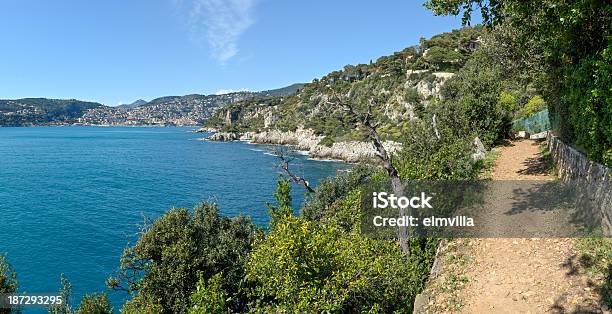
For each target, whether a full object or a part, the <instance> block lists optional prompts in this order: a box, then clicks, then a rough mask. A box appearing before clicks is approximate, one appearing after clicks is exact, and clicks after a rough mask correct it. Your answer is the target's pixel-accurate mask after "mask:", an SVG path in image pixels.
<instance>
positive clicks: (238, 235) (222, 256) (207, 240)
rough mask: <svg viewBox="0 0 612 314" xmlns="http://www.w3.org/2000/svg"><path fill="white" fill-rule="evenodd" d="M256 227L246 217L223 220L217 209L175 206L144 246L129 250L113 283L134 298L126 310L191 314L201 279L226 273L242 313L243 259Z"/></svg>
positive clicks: (148, 230)
mask: <svg viewBox="0 0 612 314" xmlns="http://www.w3.org/2000/svg"><path fill="white" fill-rule="evenodd" d="M255 232H256V228H255V227H254V226H253V225H252V224H251V222H250V221H249V220H248V219H245V218H244V217H238V218H226V217H220V216H219V212H218V209H217V206H216V205H214V204H203V205H201V206H199V207H197V208H195V209H194V210H193V212H190V211H188V210H186V209H183V208H174V209H172V210H170V211H169V212H168V213H166V214H165V215H163V216H162V217H160V218H158V219H157V220H156V221H155V222H154V223H153V224H152V225H149V226H145V227H144V228H143V230H142V233H141V236H140V238H139V239H138V242H137V243H136V244H135V245H134V246H130V247H128V248H126V249H125V251H124V253H123V256H122V258H121V265H120V271H119V274H118V277H117V278H110V279H109V280H108V284H109V286H110V287H112V288H114V289H125V290H127V291H128V292H130V293H131V294H132V296H133V297H134V298H133V300H131V301H130V302H129V303H128V304H126V306H125V307H124V311H131V312H138V311H139V310H142V311H144V309H145V308H149V309H156V308H158V307H161V312H162V313H185V312H187V310H188V309H189V308H190V306H191V305H190V301H189V300H190V296H191V293H192V292H193V291H194V290H195V288H196V285H197V283H198V278H200V276H201V277H202V278H203V279H204V280H209V279H210V278H211V277H212V276H213V275H215V274H219V273H222V274H223V286H222V287H223V289H224V290H226V291H227V292H228V293H229V294H231V295H234V296H235V298H234V299H232V300H231V301H230V302H229V303H228V304H229V307H231V308H232V309H235V310H239V309H240V308H241V307H242V306H243V305H244V304H243V303H242V302H243V301H244V300H242V299H241V298H240V295H239V294H238V291H239V286H240V284H241V281H242V278H243V259H244V258H245V257H246V256H247V254H248V252H249V251H250V249H251V241H252V239H253V237H254V234H255Z"/></svg>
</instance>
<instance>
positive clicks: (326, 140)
mask: <svg viewBox="0 0 612 314" xmlns="http://www.w3.org/2000/svg"><path fill="white" fill-rule="evenodd" d="M319 145H321V146H325V147H332V146H333V145H334V139H333V138H331V137H329V136H326V137H324V138H323V139H321V140H320V141H319Z"/></svg>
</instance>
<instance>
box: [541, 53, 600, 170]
mask: <svg viewBox="0 0 612 314" xmlns="http://www.w3.org/2000/svg"><path fill="white" fill-rule="evenodd" d="M610 86H612V43H611V44H610V45H609V46H608V48H607V49H605V50H604V51H603V52H602V53H601V54H599V55H597V56H595V57H590V58H586V59H584V60H582V62H580V64H579V65H577V66H576V67H575V68H574V69H572V71H571V72H570V73H569V75H568V79H567V81H566V91H567V92H566V94H565V96H564V97H563V98H562V106H563V107H564V108H568V109H567V110H566V111H563V110H561V114H560V116H559V117H558V118H559V119H561V120H565V121H566V123H561V124H560V125H557V127H558V128H561V130H559V131H560V133H561V135H562V136H564V138H565V139H566V140H567V141H569V142H570V143H571V142H573V143H576V144H577V145H578V146H580V147H582V148H583V149H585V150H586V152H587V154H588V156H589V158H591V159H593V160H595V161H598V162H601V163H603V164H605V165H608V166H612V91H611V90H610ZM557 111H559V109H558V108H557ZM564 113H565V115H564ZM553 121H554V120H553ZM560 122H563V121H560Z"/></svg>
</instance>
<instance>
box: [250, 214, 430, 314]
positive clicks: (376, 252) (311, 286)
mask: <svg viewBox="0 0 612 314" xmlns="http://www.w3.org/2000/svg"><path fill="white" fill-rule="evenodd" d="M246 268H247V278H248V279H249V280H250V281H252V282H253V285H254V286H255V288H253V290H252V291H251V295H252V297H254V298H255V299H256V300H257V301H255V304H256V308H257V309H258V310H259V311H260V312H263V313H269V312H301V313H331V312H335V313H338V312H368V311H375V312H392V311H394V310H399V311H405V312H410V309H411V307H412V301H413V300H414V297H415V296H416V294H417V293H418V292H419V287H421V286H422V278H421V277H420V276H418V275H417V274H415V273H413V272H412V267H411V266H410V261H409V260H408V259H407V258H405V256H404V255H403V254H402V253H401V251H400V249H399V247H398V246H397V245H396V244H395V243H393V242H381V241H376V240H373V239H370V238H364V237H361V236H360V235H358V234H355V233H350V234H346V233H344V232H343V231H342V230H341V229H339V228H337V227H335V226H333V225H327V226H325V227H321V226H317V225H315V224H314V223H313V222H310V221H307V220H305V219H303V218H296V217H288V218H287V219H285V220H284V221H282V222H280V223H278V224H277V225H276V226H275V227H274V228H273V229H272V230H271V231H270V233H269V234H268V235H267V236H266V238H265V239H263V240H261V241H258V242H257V243H256V244H255V247H254V249H253V251H252V252H251V255H250V259H249V262H248V263H247V267H246Z"/></svg>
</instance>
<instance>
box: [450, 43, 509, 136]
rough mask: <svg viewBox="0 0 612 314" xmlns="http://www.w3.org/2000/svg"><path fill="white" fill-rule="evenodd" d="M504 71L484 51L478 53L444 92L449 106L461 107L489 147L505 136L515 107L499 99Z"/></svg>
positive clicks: (464, 117) (466, 117)
mask: <svg viewBox="0 0 612 314" xmlns="http://www.w3.org/2000/svg"><path fill="white" fill-rule="evenodd" d="M501 73H502V70H501V69H499V68H498V67H497V66H496V65H495V64H493V63H492V60H491V58H490V57H489V56H488V55H487V54H486V53H485V52H476V53H475V55H474V56H473V57H472V58H471V59H470V60H469V61H468V62H467V64H466V66H465V67H463V68H462V69H461V70H460V71H459V73H458V74H457V75H455V76H454V77H453V78H451V79H450V80H449V81H448V82H447V84H445V85H444V87H443V91H442V93H443V95H444V99H445V102H446V103H447V106H452V107H456V108H457V109H458V110H460V112H461V115H462V119H464V120H463V121H464V122H465V123H466V124H467V125H468V127H469V128H470V129H472V130H475V131H476V133H477V134H478V136H479V137H480V139H481V140H482V142H483V143H484V144H485V145H486V146H492V145H493V144H496V143H499V142H500V141H501V140H503V139H504V138H505V137H506V135H507V133H508V132H509V130H510V125H511V121H512V117H513V115H514V111H513V110H514V108H512V107H506V106H505V105H506V104H505V103H503V102H501V103H500V102H499V100H500V98H499V97H500V95H501V93H502V84H501V81H502V74H501Z"/></svg>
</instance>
